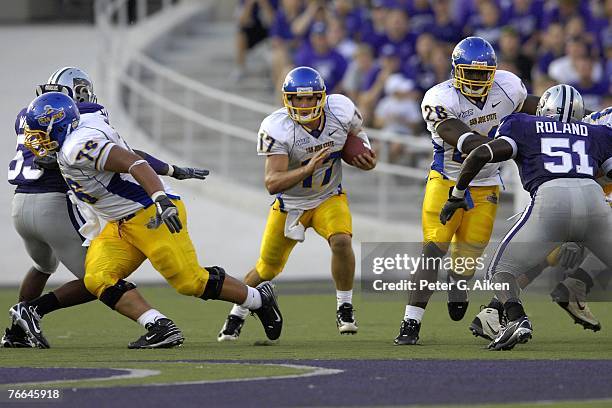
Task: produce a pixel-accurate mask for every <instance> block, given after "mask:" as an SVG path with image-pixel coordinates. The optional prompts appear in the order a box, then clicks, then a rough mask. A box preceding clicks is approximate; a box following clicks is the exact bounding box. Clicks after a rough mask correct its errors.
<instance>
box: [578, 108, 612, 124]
mask: <svg viewBox="0 0 612 408" xmlns="http://www.w3.org/2000/svg"><path fill="white" fill-rule="evenodd" d="M582 121H583V122H586V123H590V124H591V125H606V126H608V127H612V106H608V107H607V108H606V109H603V110H600V111H599V112H593V113H591V114H589V115H586V116H585V117H584V119H582Z"/></svg>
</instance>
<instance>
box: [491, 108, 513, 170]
mask: <svg viewBox="0 0 612 408" xmlns="http://www.w3.org/2000/svg"><path fill="white" fill-rule="evenodd" d="M514 121H515V119H514V117H512V115H510V116H507V117H506V119H504V120H503V121H502V123H500V125H499V127H498V128H497V132H495V139H502V140H505V141H506V142H508V143H509V144H510V145H511V146H512V158H513V159H514V158H515V157H516V155H517V153H518V145H517V143H516V140H515V137H516V133H514V132H513V131H512V124H513V123H514Z"/></svg>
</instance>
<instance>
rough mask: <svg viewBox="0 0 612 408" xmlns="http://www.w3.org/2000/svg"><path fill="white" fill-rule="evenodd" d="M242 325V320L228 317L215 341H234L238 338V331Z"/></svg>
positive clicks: (233, 316) (232, 316)
mask: <svg viewBox="0 0 612 408" xmlns="http://www.w3.org/2000/svg"><path fill="white" fill-rule="evenodd" d="M243 325H244V319H242V318H240V317H238V316H235V315H232V314H231V315H228V316H227V319H226V320H225V324H224V325H223V327H222V328H221V331H220V332H219V335H218V336H217V341H236V340H238V337H239V336H240V330H242V326H243Z"/></svg>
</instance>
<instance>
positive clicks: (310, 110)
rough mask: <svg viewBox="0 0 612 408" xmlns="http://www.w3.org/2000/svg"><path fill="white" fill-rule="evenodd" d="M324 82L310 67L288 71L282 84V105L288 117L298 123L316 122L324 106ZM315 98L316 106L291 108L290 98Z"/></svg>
mask: <svg viewBox="0 0 612 408" xmlns="http://www.w3.org/2000/svg"><path fill="white" fill-rule="evenodd" d="M325 91H326V88H325V82H324V81H323V77H321V74H319V73H318V72H317V71H316V70H314V69H312V68H310V67H297V68H294V69H292V70H291V71H289V73H288V74H287V76H286V77H285V82H284V83H283V104H284V105H285V107H286V108H287V113H288V114H289V117H291V119H293V120H294V121H296V122H298V123H308V122H312V121H314V120H317V119H319V118H320V117H321V115H322V114H323V107H324V106H325V99H326V96H327V94H326V93H325ZM294 95H297V96H313V95H314V96H316V97H317V104H316V105H315V106H312V107H304V108H301V107H296V106H293V102H292V96H294Z"/></svg>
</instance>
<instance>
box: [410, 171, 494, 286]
mask: <svg viewBox="0 0 612 408" xmlns="http://www.w3.org/2000/svg"><path fill="white" fill-rule="evenodd" d="M454 185H455V182H454V181H452V180H445V179H444V177H443V176H442V174H440V173H439V172H437V171H435V170H431V171H430V172H429V176H428V178H427V186H426V188H425V198H424V199H423V210H422V223H423V242H424V243H430V242H432V243H435V244H436V245H437V246H438V247H439V248H440V249H441V250H442V251H444V252H445V253H446V252H447V251H448V249H449V245H451V243H452V246H451V257H452V259H453V261H454V262H459V261H457V260H458V259H459V258H464V259H468V258H472V259H475V258H477V257H479V256H480V255H482V252H483V251H484V249H485V248H486V246H487V244H488V243H489V239H490V238H491V233H492V232H493V223H494V222H495V214H496V213H497V201H498V198H499V186H483V187H469V188H468V192H467V193H466V200H467V201H468V205H470V206H471V207H472V208H470V210H469V211H464V210H462V209H460V210H457V211H456V212H455V214H454V215H453V217H452V218H451V219H450V220H449V221H448V222H447V223H446V225H442V223H441V222H440V211H442V207H444V203H446V201H447V200H448V193H449V190H450V188H451V187H453V186H454ZM470 263H471V264H472V265H473V263H472V262H470ZM474 272H475V270H474V269H473V268H472V269H469V268H466V269H465V270H464V271H463V273H461V272H459V271H456V273H457V274H459V275H461V274H463V275H465V276H466V277H470V276H472V275H473V274H474Z"/></svg>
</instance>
